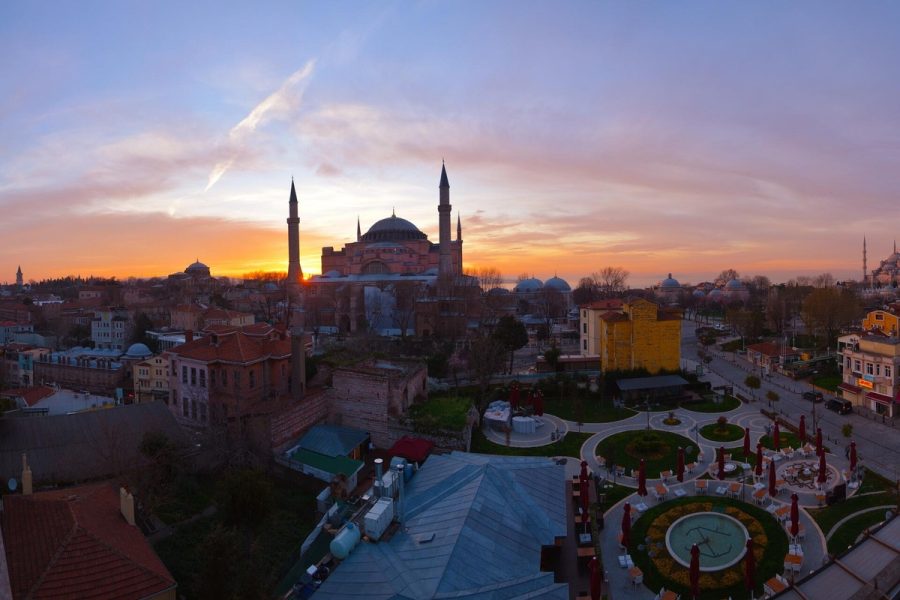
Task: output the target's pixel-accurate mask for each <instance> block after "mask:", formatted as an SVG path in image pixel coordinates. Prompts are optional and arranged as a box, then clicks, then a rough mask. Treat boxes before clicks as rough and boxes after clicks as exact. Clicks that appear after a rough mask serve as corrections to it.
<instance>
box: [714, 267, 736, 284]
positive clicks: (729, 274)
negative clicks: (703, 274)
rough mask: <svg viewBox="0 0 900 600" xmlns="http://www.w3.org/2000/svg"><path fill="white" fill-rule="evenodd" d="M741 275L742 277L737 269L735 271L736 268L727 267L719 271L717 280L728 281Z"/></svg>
mask: <svg viewBox="0 0 900 600" xmlns="http://www.w3.org/2000/svg"><path fill="white" fill-rule="evenodd" d="M739 277H740V274H739V273H738V272H737V271H735V270H734V269H725V270H724V271H722V272H721V273H719V276H718V277H716V281H717V282H722V283H728V282H729V281H731V280H732V279H738V278H739Z"/></svg>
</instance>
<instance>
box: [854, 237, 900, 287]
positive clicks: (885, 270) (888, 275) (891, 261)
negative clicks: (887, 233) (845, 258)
mask: <svg viewBox="0 0 900 600" xmlns="http://www.w3.org/2000/svg"><path fill="white" fill-rule="evenodd" d="M863 273H864V274H865V277H866V281H865V282H866V283H867V284H869V285H871V286H872V287H885V286H890V287H896V286H898V285H900V254H898V253H897V242H896V241H895V242H894V251H893V253H891V255H890V256H888V257H887V258H886V259H884V260H882V261H881V264H879V265H878V268H877V269H873V270H872V272H871V273H869V272H868V270H867V268H866V240H865V238H863Z"/></svg>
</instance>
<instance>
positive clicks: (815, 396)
mask: <svg viewBox="0 0 900 600" xmlns="http://www.w3.org/2000/svg"><path fill="white" fill-rule="evenodd" d="M803 399H804V400H809V401H810V402H816V403H818V402H822V401H824V400H825V396H823V395H822V392H803Z"/></svg>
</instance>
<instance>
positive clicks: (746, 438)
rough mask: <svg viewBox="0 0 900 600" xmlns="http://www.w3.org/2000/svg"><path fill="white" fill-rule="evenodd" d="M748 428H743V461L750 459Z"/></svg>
mask: <svg viewBox="0 0 900 600" xmlns="http://www.w3.org/2000/svg"><path fill="white" fill-rule="evenodd" d="M750 453H751V450H750V428H749V427H744V460H745V461H746V460H747V459H748V458H749V457H750Z"/></svg>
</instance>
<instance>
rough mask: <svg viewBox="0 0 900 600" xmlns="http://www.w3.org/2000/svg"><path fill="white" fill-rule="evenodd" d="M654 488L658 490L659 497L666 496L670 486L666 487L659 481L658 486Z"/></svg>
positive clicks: (657, 495)
mask: <svg viewBox="0 0 900 600" xmlns="http://www.w3.org/2000/svg"><path fill="white" fill-rule="evenodd" d="M653 489H654V490H655V491H656V497H657V498H665V497H666V494H668V493H669V488H667V487H666V486H665V485H663V484H662V483H657V484H656V486H654V488H653Z"/></svg>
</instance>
